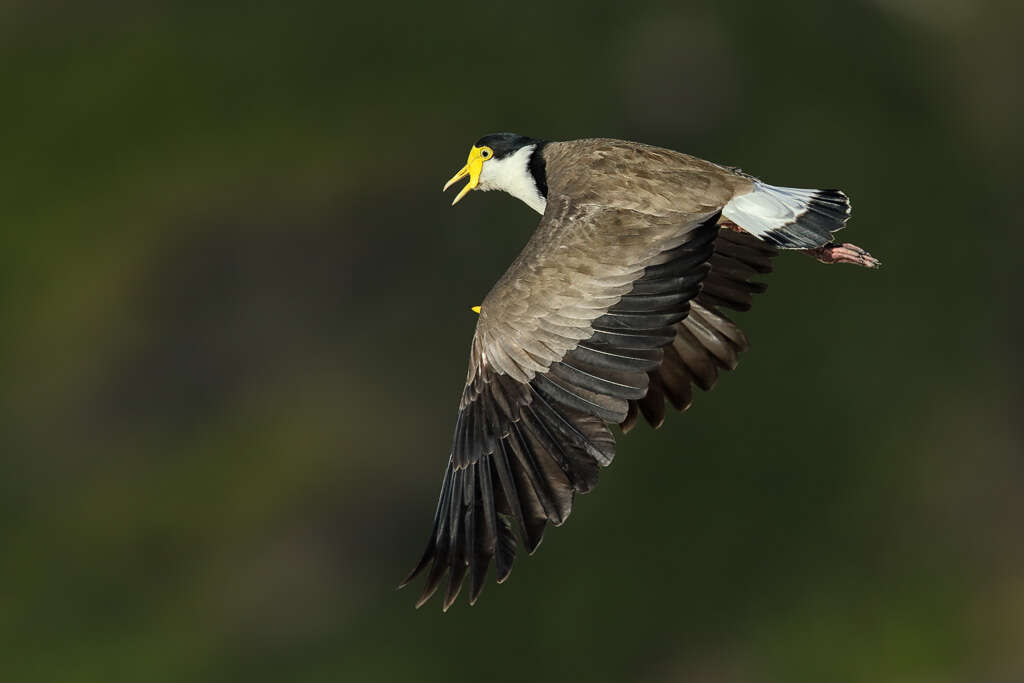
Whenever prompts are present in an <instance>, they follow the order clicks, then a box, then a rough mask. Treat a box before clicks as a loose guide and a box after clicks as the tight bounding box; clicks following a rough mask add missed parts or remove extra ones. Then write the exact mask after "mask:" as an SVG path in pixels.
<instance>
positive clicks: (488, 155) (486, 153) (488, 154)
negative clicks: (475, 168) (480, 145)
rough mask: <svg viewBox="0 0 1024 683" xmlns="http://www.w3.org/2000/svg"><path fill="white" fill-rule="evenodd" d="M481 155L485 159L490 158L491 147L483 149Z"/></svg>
mask: <svg viewBox="0 0 1024 683" xmlns="http://www.w3.org/2000/svg"><path fill="white" fill-rule="evenodd" d="M480 156H481V157H483V158H484V159H487V158H489V157H490V156H491V150H489V149H485V150H482V151H481V152H480Z"/></svg>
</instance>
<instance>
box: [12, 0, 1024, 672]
mask: <svg viewBox="0 0 1024 683" xmlns="http://www.w3.org/2000/svg"><path fill="white" fill-rule="evenodd" d="M1022 8H1024V5H1022V4H1021V3H1011V2H1006V3H1000V4H996V3H983V2H973V1H970V0H943V1H936V2H926V1H925V0H871V1H863V2H832V3H816V2H809V1H807V2H793V3H788V2H787V3H775V2H738V1H736V0H729V1H725V2H716V3H708V4H688V5H680V4H674V3H671V4H664V5H662V4H658V3H643V2H631V3H618V2H595V1H594V0H588V1H587V2H566V3H546V4H545V5H543V6H540V7H532V6H527V5H522V4H519V3H517V4H509V5H502V4H496V3H492V2H486V3H485V2H476V3H464V2H446V3H413V2H407V3H385V2H376V3H373V2H370V3H345V2H338V1H333V2H315V1H313V0H303V1H296V2H290V3H280V4H270V3H251V4H244V5H243V4H239V5H237V6H220V5H219V4H217V3H214V4H213V5H211V4H209V3H202V4H201V5H200V4H199V3H196V6H195V7H192V6H191V4H190V3H178V4H174V5H172V4H166V3H159V2H141V3H140V2H113V1H112V2H90V3H70V2H68V3H64V2H55V1H50V0H34V1H32V2H27V1H25V2H14V3H13V4H12V3H10V2H8V3H5V4H4V5H3V7H2V8H0V231H2V243H0V354H2V359H0V377H2V383H0V448H2V454H3V455H2V458H0V463H2V469H0V650H2V652H0V655H2V656H0V675H2V677H3V678H4V680H8V681H18V682H19V683H27V682H30V681H31V682H34V681H47V682H49V681H83V682H84V681H97V682H101V681H102V682H105V683H112V682H115V681H132V682H139V681H145V682H146V683H157V682H161V681H185V680H196V681H200V680H201V681H229V680H232V681H233V680H247V681H263V680H266V681H282V680H283V681H311V682H312V681H399V680H402V681H427V680H439V681H441V680H444V681H460V680H514V681H523V680H536V681H548V680H576V679H577V678H578V679H579V680H587V681H695V682H698V683H705V682H714V683H732V682H740V681H742V682H748V681H752V682H762V681H764V682H770V681H808V682H811V681H814V682H820V681H830V682H832V681H837V682H844V681H871V682H872V683H884V682H889V681H893V682H901V683H902V682H918V681H922V682H923V681H928V682H938V683H947V682H949V683H952V682H960V681H963V682H965V683H967V682H970V683H974V682H978V681H985V682H996V683H1002V682H1007V683H1009V682H1011V681H1019V680H1022V679H1024V647H1022V645H1024V541H1022V538H1021V524H1020V522H1021V519H1022V515H1024V495H1022V494H1024V460H1022V457H1021V456H1022V452H1024V429H1022V426H1021V409H1020V406H1021V401H1022V399H1024V395H1022V394H1024V392H1022V385H1024V382H1022V376H1021V370H1020V368H1021V361H1020V345H1019V342H1020V340H1021V337H1022V335H1021V332H1022V330H1021V325H1020V322H1019V317H1018V315H1017V314H1018V312H1019V298H1018V297H1016V296H1015V295H1017V294H1019V285H1018V281H1019V277H1020V275H1021V271H1022V261H1024V259H1022V258H1021V256H1020V254H1021V249H1022V248H1024V244H1022V242H1024V240H1022V238H1021V234H1022V233H1021V230H1022V228H1024V225H1022V220H1021V211H1020V200H1021V190H1020V177H1021V176H1020V161H1019V160H1020V158H1021V153H1022V152H1024V145H1022V134H1021V121H1022V115H1024V95H1022V92H1024V91H1022V89H1021V87H1020V78H1021V69H1022V66H1024V64H1022V59H1021V52H1020V48H1019V34H1020V27H1021V25H1022V21H1024V9H1022ZM501 130H511V131H516V132H520V133H524V134H528V135H533V136H537V137H544V138H547V139H556V140H557V139H569V138H575V137H587V136H609V137H620V138H626V139H633V140H640V141H644V142H649V143H653V144H658V145H663V146H667V147H672V148H675V149H680V150H683V151H688V152H691V153H694V154H697V155H699V156H703V157H706V158H710V159H712V160H715V161H718V162H721V163H726V164H731V165H737V166H741V167H743V168H744V169H746V170H748V171H749V172H751V173H754V174H757V175H760V176H762V177H764V178H766V179H768V180H770V181H771V182H773V183H777V184H782V185H792V186H804V187H833V186H837V187H842V188H843V189H845V190H846V191H847V192H848V193H849V194H850V196H851V197H852V198H853V203H854V207H855V211H854V217H853V219H852V221H851V223H850V226H849V228H848V230H847V231H846V232H845V233H843V235H842V236H843V237H844V238H846V239H847V240H850V241H854V242H856V243H858V244H861V245H862V246H865V247H867V248H869V249H870V250H871V252H872V253H873V254H875V255H876V256H877V257H879V258H880V259H882V261H883V262H884V263H885V267H884V268H883V269H882V270H880V271H877V272H869V271H865V270H862V269H857V268H851V267H838V266H833V267H828V266H823V265H820V264H817V263H815V262H813V261H812V260H810V259H808V258H806V257H803V256H801V255H798V254H787V255H785V256H784V257H783V258H780V259H778V261H777V267H776V272H775V273H774V274H773V275H771V276H770V278H769V282H770V288H769V292H768V293H767V294H766V295H764V296H763V297H761V298H760V299H759V300H758V302H757V304H756V305H755V309H754V310H753V311H751V312H750V313H748V314H744V315H742V316H740V317H741V318H742V323H743V325H744V327H745V329H746V330H747V331H748V333H749V334H750V336H751V339H752V343H753V349H752V350H751V351H750V352H749V353H748V354H746V355H745V357H744V359H743V362H742V365H741V367H740V369H739V370H738V371H736V372H734V373H728V375H727V376H726V377H724V378H723V379H722V381H721V382H720V383H719V386H718V387H717V388H716V389H715V390H714V391H713V392H712V393H711V394H708V395H703V394H700V395H698V396H697V397H696V401H695V404H694V407H693V408H692V409H691V410H690V411H689V412H688V413H686V414H684V415H672V416H671V418H670V419H669V420H668V421H667V423H666V425H665V426H664V427H663V428H662V429H661V430H660V431H658V432H652V431H651V430H649V429H646V428H640V429H638V430H637V432H636V433H634V434H630V435H629V436H628V437H626V438H624V439H622V440H620V443H619V446H620V447H619V455H618V457H617V459H616V461H615V464H614V465H613V466H612V467H611V468H610V469H608V470H606V471H605V472H604V473H603V478H602V482H601V485H600V486H599V487H598V490H597V492H595V493H594V494H592V495H588V496H585V497H582V498H580V499H578V500H577V506H576V510H575V512H574V514H573V516H572V518H571V519H570V520H569V522H568V523H567V524H566V525H565V527H566V528H561V529H549V530H548V532H547V534H546V540H545V543H544V545H543V547H542V549H541V550H540V551H539V552H538V553H537V555H536V556H535V557H532V558H525V557H524V556H520V557H519V558H518V560H517V563H516V568H515V570H514V571H513V574H512V576H511V578H510V580H509V581H508V582H507V583H506V584H505V585H502V586H495V585H493V584H491V585H489V586H488V587H487V588H486V589H485V591H484V594H483V596H482V597H481V601H480V602H479V603H478V604H477V605H476V606H475V607H473V608H469V607H468V606H467V605H466V604H465V602H464V598H463V599H462V600H460V602H459V603H457V605H456V606H455V607H454V608H453V609H452V610H451V611H450V612H449V613H448V614H446V615H442V614H440V609H439V608H440V605H439V603H438V602H437V601H436V600H435V601H434V602H432V603H430V604H429V605H428V606H427V607H426V608H424V609H421V610H419V611H414V610H413V609H412V602H413V601H414V599H415V597H416V591H417V590H418V587H417V588H414V589H412V590H407V591H403V592H399V593H396V592H394V590H393V588H394V586H395V584H396V583H397V582H398V580H399V579H400V578H401V577H402V576H403V575H404V574H405V573H406V571H407V570H408V569H409V568H410V567H411V566H412V564H413V563H414V561H415V560H416V559H417V557H418V554H419V552H420V551H421V549H422V545H423V543H424V541H425V539H426V534H427V531H428V528H429V523H430V518H431V514H432V512H433V507H434V503H435V501H436V496H437V491H438V485H439V482H440V477H441V473H442V469H443V466H444V462H445V460H446V458H447V453H448V447H449V438H450V435H451V430H452V425H453V420H454V416H455V409H456V404H457V401H458V395H459V393H460V391H461V387H462V382H463V379H464V377H465V367H466V351H467V348H468V344H469V339H470V336H471V334H472V330H473V326H474V324H475V322H476V321H475V318H474V316H473V314H472V313H470V312H469V307H470V306H472V305H475V304H478V303H480V301H481V299H482V298H483V296H484V294H485V293H486V291H487V289H488V288H489V286H490V284H491V283H492V282H493V281H494V280H495V279H496V278H497V277H498V276H499V275H500V273H501V272H502V270H503V269H504V268H505V266H506V265H507V264H508V263H509V262H510V261H511V260H512V258H513V257H514V255H515V254H516V252H517V251H518V249H519V248H520V247H521V245H522V244H523V243H524V241H525V240H526V238H527V237H528V235H529V234H530V233H531V232H532V230H533V229H534V226H535V225H536V221H537V216H536V215H535V214H533V213H532V212H531V211H530V210H529V209H528V208H527V207H525V206H524V205H522V204H520V203H518V202H516V201H514V200H512V199H510V198H509V197H507V196H505V195H500V194H497V193H491V194H479V193H477V194H472V195H470V196H469V197H468V198H467V200H466V201H464V202H463V203H462V204H460V205H459V206H458V207H457V208H456V209H451V208H450V207H449V202H450V201H451V194H449V195H448V196H444V195H442V194H441V193H440V187H441V184H442V183H443V182H444V181H445V180H446V179H447V178H448V177H449V176H450V175H451V174H452V173H453V172H454V171H455V170H457V169H458V168H459V167H460V166H461V165H462V163H464V160H465V155H466V152H467V150H468V148H469V145H470V144H471V143H472V142H473V141H474V140H476V139H477V138H478V137H479V136H480V135H483V134H484V133H488V132H494V131H501Z"/></svg>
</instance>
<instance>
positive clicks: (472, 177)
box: [441, 147, 484, 206]
mask: <svg viewBox="0 0 1024 683" xmlns="http://www.w3.org/2000/svg"><path fill="white" fill-rule="evenodd" d="M483 166H484V158H483V157H482V156H481V155H480V148H479V147H473V148H472V149H470V150H469V158H468V159H466V165H465V166H463V167H462V168H461V169H460V170H459V172H458V173H456V174H455V175H453V176H452V179H451V180H449V181H448V182H447V183H445V184H444V187H443V188H442V189H441V191H442V192H444V191H445V190H447V189H448V188H449V187H451V186H452V184H453V183H455V181H457V180H459V179H460V178H464V177H466V176H467V175H468V176H469V182H468V183H466V184H465V185H463V186H462V189H461V190H459V193H458V194H457V195H455V199H454V200H452V206H455V205H456V204H458V203H459V200H460V199H462V198H463V197H465V196H466V195H467V194H469V191H470V190H472V189H474V188H475V187H476V186H477V185H479V184H480V169H482V168H483Z"/></svg>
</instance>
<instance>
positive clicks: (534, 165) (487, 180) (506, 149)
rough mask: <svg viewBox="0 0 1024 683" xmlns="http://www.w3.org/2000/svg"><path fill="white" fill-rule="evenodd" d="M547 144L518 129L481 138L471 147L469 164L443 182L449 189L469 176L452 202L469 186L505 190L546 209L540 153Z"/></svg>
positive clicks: (544, 177)
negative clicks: (523, 133)
mask: <svg viewBox="0 0 1024 683" xmlns="http://www.w3.org/2000/svg"><path fill="white" fill-rule="evenodd" d="M544 144H545V143H544V142H542V141H540V140H535V139H533V138H528V137H525V136H523V135H516V134H515V133H494V134H492V135H485V136H484V137H482V138H480V139H479V140H477V141H476V144H474V145H473V146H472V147H471V148H470V150H469V158H468V159H466V165H465V166H463V167H462V168H461V169H460V170H459V172H458V173H456V174H455V175H454V176H452V178H451V180H449V181H448V182H447V183H445V185H444V189H445V190H447V189H448V188H449V187H451V186H452V185H454V184H455V183H456V182H457V181H459V180H461V179H462V178H465V177H467V176H468V177H469V181H468V182H466V184H465V185H463V186H462V189H461V190H459V193H458V194H457V195H455V199H454V200H453V201H452V204H453V205H455V204H457V203H458V202H459V200H460V199H462V198H463V197H465V196H466V195H467V194H469V191H470V190H483V191H487V190H504V191H505V192H508V193H509V194H511V195H512V196H514V197H517V198H519V199H521V200H523V201H524V202H526V203H527V204H528V205H529V206H530V207H531V208H533V209H535V210H537V211H539V212H540V213H543V212H544V206H545V205H546V204H547V191H548V188H547V176H546V171H545V166H544V158H543V156H542V155H541V153H540V150H541V148H542V147H543V146H544Z"/></svg>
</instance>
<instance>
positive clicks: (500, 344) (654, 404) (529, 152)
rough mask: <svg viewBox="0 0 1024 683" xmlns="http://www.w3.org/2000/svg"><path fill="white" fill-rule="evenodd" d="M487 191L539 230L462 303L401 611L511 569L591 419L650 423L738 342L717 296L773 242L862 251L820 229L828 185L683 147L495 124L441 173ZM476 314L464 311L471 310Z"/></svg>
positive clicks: (714, 370) (727, 360) (592, 469)
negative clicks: (464, 361) (434, 495)
mask: <svg viewBox="0 0 1024 683" xmlns="http://www.w3.org/2000/svg"><path fill="white" fill-rule="evenodd" d="M464 177H468V178H469V180H468V181H467V182H466V185H465V186H464V187H463V188H462V189H461V191H460V192H459V193H458V195H457V196H456V197H455V200H454V201H453V202H452V203H453V204H454V203H456V202H458V201H459V200H460V199H462V198H463V197H464V196H465V195H466V194H467V193H468V192H470V191H471V190H473V189H478V190H503V191H505V192H508V193H509V194H511V195H513V196H514V197H517V198H518V199H521V200H522V201H523V202H525V203H526V204H527V205H529V206H530V207H531V208H533V209H534V210H535V211H537V212H538V213H540V214H542V218H541V220H540V225H539V226H538V227H537V230H536V232H534V234H533V236H532V237H531V238H530V240H529V242H528V243H527V244H526V246H525V247H524V248H523V251H522V252H521V253H520V254H519V256H518V257H517V258H516V259H515V261H513V263H512V265H511V266H510V267H509V268H508V270H507V271H505V274H504V275H502V277H501V278H500V279H499V280H498V282H497V283H496V284H495V285H494V287H493V288H492V289H491V291H490V292H489V293H488V294H487V296H486V297H485V298H484V300H483V303H482V304H481V306H480V307H479V311H478V312H479V316H480V317H479V319H478V322H477V328H476V333H475V334H474V335H473V341H472V344H471V347H470V358H469V373H468V375H467V377H466V387H465V390H464V391H463V394H462V399H461V401H460V402H459V413H458V417H457V418H456V423H455V434H454V439H453V444H452V449H451V454H450V457H449V461H448V467H447V469H446V470H445V474H444V479H443V482H442V485H441V496H440V499H439V501H438V504H437V509H436V511H435V513H434V522H433V528H432V530H431V533H430V538H429V540H428V542H427V548H426V550H425V551H424V553H423V556H422V558H421V560H420V561H419V563H418V564H417V566H416V567H415V568H414V569H413V571H412V572H411V573H410V574H409V576H408V577H407V578H406V579H405V581H403V582H402V585H403V586H404V585H405V584H407V583H408V582H409V581H411V580H412V579H413V578H414V577H415V576H417V575H418V574H420V573H421V572H423V571H424V570H427V569H428V568H429V571H428V572H427V579H426V584H425V586H424V588H423V591H422V593H421V595H420V598H419V600H418V602H417V606H420V605H422V604H423V603H424V602H426V601H427V600H428V599H429V598H430V597H431V596H432V595H433V594H434V593H435V592H436V590H437V589H438V587H439V586H440V585H441V584H442V582H443V581H444V579H445V577H446V576H447V584H446V586H445V590H444V601H443V609H445V610H447V609H448V607H449V606H451V604H452V602H454V600H455V598H456V596H457V595H458V592H459V590H460V588H461V586H462V584H463V583H464V581H465V579H466V578H467V575H468V580H469V600H470V604H472V603H474V602H475V601H476V599H477V597H478V596H479V594H480V591H481V590H482V588H483V585H484V579H485V577H486V574H487V571H488V568H489V566H490V564H491V563H492V562H493V563H494V565H495V570H496V574H497V580H498V582H499V583H500V582H502V581H503V580H504V579H505V578H506V577H507V576H508V574H509V572H510V571H511V568H512V561H513V558H514V556H515V551H516V545H517V543H516V536H517V535H518V537H519V541H520V542H521V543H522V544H523V546H524V547H525V548H526V549H527V551H528V552H530V553H532V552H533V551H534V550H535V549H536V548H537V546H538V545H539V544H540V541H541V535H542V534H543V531H544V527H545V526H546V524H547V523H548V522H551V523H552V524H555V525H556V526H557V525H560V524H561V523H562V522H564V521H565V519H566V518H567V517H568V516H569V513H570V511H571V510H572V502H573V496H574V495H575V494H576V493H577V492H579V493H585V492H587V491H589V490H590V489H592V488H593V487H594V486H595V485H596V483H597V475H598V468H599V467H601V466H605V465H608V464H609V463H610V462H611V461H612V458H613V457H614V455H615V440H614V437H613V436H612V433H611V431H610V429H609V425H611V424H618V425H620V426H621V428H622V430H623V432H627V431H629V429H631V428H632V427H633V425H634V424H635V423H636V421H637V419H638V417H639V416H640V415H643V417H644V418H645V419H646V420H647V421H648V422H649V423H650V424H651V425H653V426H654V427H658V426H660V425H661V423H662V421H663V420H664V417H665V404H666V401H667V402H668V403H670V404H671V405H672V406H673V407H674V408H675V409H677V410H685V409H686V408H687V407H689V405H690V401H691V397H692V385H696V386H698V387H700V388H701V389H703V390H708V389H710V388H711V387H712V386H713V385H714V383H715V381H716V380H717V377H718V372H719V371H720V370H723V369H728V370H731V369H733V368H735V367H736V364H737V362H738V358H739V354H740V352H742V351H745V350H746V349H747V339H746V336H745V335H744V334H743V332H742V331H741V330H740V329H739V328H738V327H737V326H736V325H735V324H734V323H733V322H732V321H731V320H729V318H727V317H726V316H725V315H724V314H723V313H722V312H721V309H722V308H731V309H734V310H746V309H748V308H749V307H750V303H751V298H752V295H753V294H755V293H758V292H762V291H764V285H763V284H761V283H759V282H755V281H753V280H752V278H753V277H755V276H756V275H758V274H761V273H767V272H770V271H771V269H772V266H771V259H772V258H773V257H774V256H775V255H776V254H777V253H778V250H779V249H796V250H801V251H804V252H806V253H808V254H810V255H812V256H814V257H815V258H817V259H818V260H820V261H823V262H825V263H853V264H856V265H861V266H866V267H869V268H875V267H877V266H878V265H879V264H878V261H876V260H875V259H874V258H872V257H871V255H870V254H868V253H867V252H865V251H864V250H862V249H860V248H859V247H856V246H854V245H852V244H838V243H836V242H834V241H832V233H834V232H835V231H837V230H839V229H841V228H842V227H844V225H845V223H846V220H847V219H848V217H849V215H850V203H849V200H848V199H847V197H846V195H845V194H843V193H842V192H840V191H838V190H805V189H797V188H784V187H776V186H773V185H768V184H766V183H763V182H761V181H760V180H758V179H756V178H753V177H751V176H749V175H747V174H745V173H743V172H741V171H739V170H737V169H732V168H728V167H725V166H719V165H717V164H713V163H711V162H708V161H704V160H702V159H698V158H696V157H693V156H689V155H687V154H682V153H680V152H674V151H672V150H668V149H660V148H657V147H651V146H649V145H643V144H639V143H635V142H625V141H621V140H608V139H588V140H574V141H570V142H545V141H542V140H536V139H533V138H528V137H524V136H521V135H515V134H512V133H499V134H495V135H488V136H485V137H483V138H481V139H480V140H479V141H477V143H476V144H475V145H473V146H472V148H471V150H470V153H469V158H468V159H467V162H466V165H465V166H464V167H463V168H462V170H460V171H459V172H458V173H456V174H455V176H454V177H453V178H452V179H451V180H450V181H449V182H448V183H447V184H446V185H445V188H444V189H448V187H450V186H451V185H452V184H454V183H456V182H457V181H459V180H460V179H462V178H464ZM474 310H476V309H474Z"/></svg>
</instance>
